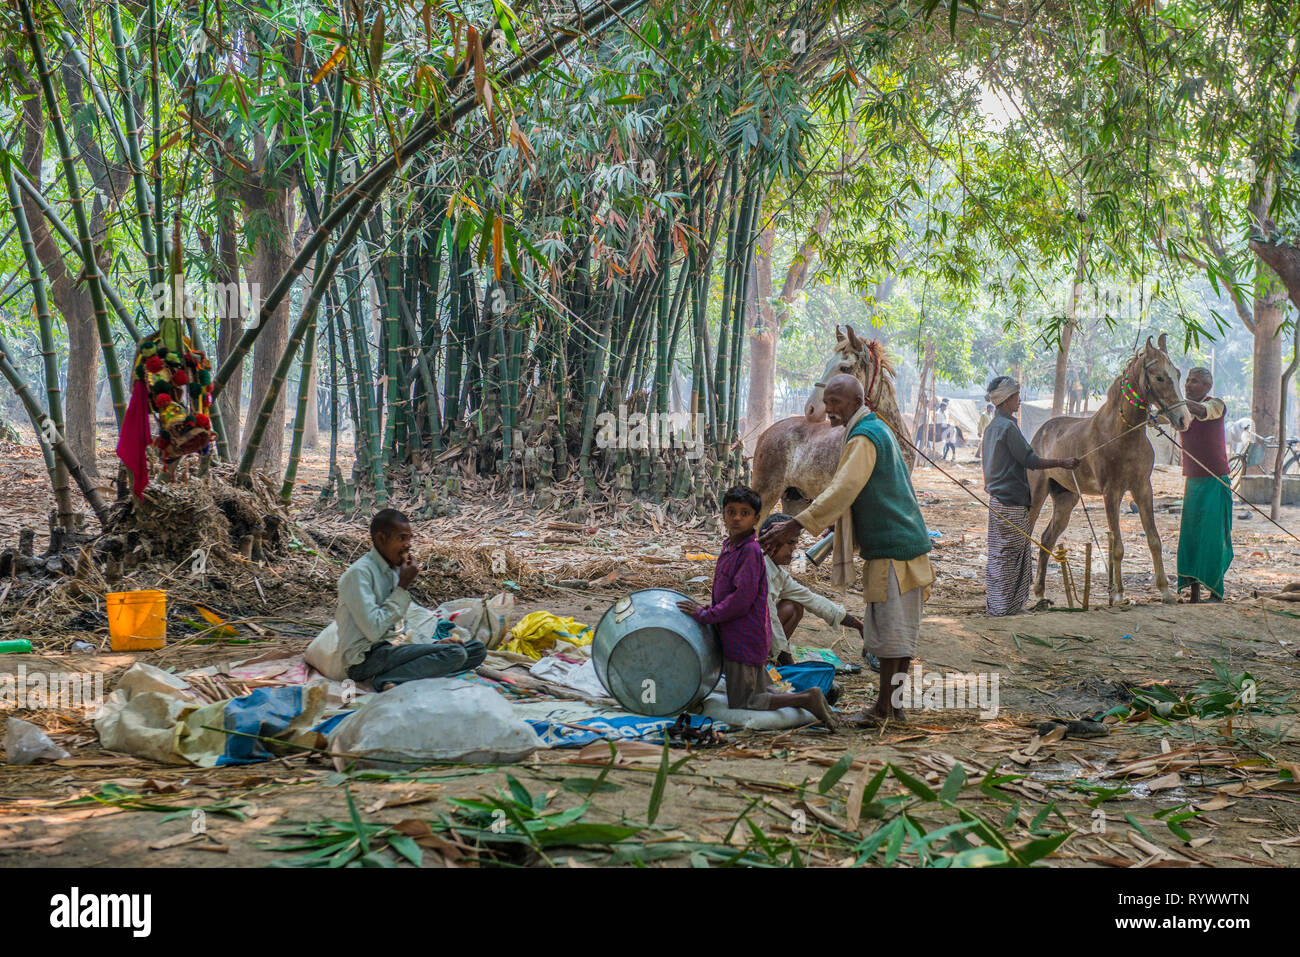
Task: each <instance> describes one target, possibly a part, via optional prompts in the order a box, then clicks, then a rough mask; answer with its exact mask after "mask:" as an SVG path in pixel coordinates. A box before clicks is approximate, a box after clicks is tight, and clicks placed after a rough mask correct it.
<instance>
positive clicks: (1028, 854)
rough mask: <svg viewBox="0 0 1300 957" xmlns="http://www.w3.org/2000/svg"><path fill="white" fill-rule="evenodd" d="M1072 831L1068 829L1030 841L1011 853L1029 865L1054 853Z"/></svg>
mask: <svg viewBox="0 0 1300 957" xmlns="http://www.w3.org/2000/svg"><path fill="white" fill-rule="evenodd" d="M1071 833H1072V832H1070V831H1066V832H1064V833H1062V834H1054V835H1052V836H1051V837H1042V838H1039V839H1038V840H1036V841H1030V842H1029V843H1028V844H1026V845H1025V846H1024V847H1021V848H1017V849H1015V850H1013V851H1012V852H1011V853H1012V855H1013V856H1014V858H1015V859H1016V861H1017V862H1019V863H1020V864H1021V865H1022V866H1025V867H1028V866H1029V865H1030V864H1032V863H1033V862H1034V861H1037V860H1040V859H1042V858H1044V857H1048V856H1049V855H1051V854H1053V853H1054V852H1055V851H1056V849H1057V848H1058V847H1060V846H1061V845H1062V844H1064V843H1065V842H1066V841H1068V840H1069V839H1070V835H1071Z"/></svg>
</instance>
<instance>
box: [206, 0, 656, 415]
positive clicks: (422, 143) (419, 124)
mask: <svg viewBox="0 0 1300 957" xmlns="http://www.w3.org/2000/svg"><path fill="white" fill-rule="evenodd" d="M645 2H646V0H597V2H594V3H592V4H591V6H589V7H588V8H586V9H585V10H582V11H581V12H580V13H579V15H578V17H577V18H576V20H575V22H573V23H570V24H568V25H566V26H567V27H569V28H571V29H567V28H566V29H564V30H555V31H551V32H549V33H548V34H547V36H546V37H545V38H544V39H543V40H541V41H539V42H538V44H537V45H536V46H534V47H532V48H530V49H529V50H527V51H526V52H525V53H524V55H523V56H521V57H518V58H516V59H515V60H514V61H512V63H511V64H510V66H509V67H507V68H506V69H505V70H503V71H502V72H501V73H500V74H498V76H497V78H496V80H497V82H500V83H503V84H510V83H514V82H516V81H517V80H519V79H520V78H522V77H523V76H526V75H527V74H528V73H530V72H532V71H533V70H535V69H536V68H537V67H538V66H540V65H541V64H542V63H543V62H545V61H546V60H547V59H548V58H549V57H550V56H552V55H553V54H556V53H558V52H560V51H561V50H563V48H564V47H566V46H568V45H569V44H570V43H572V42H573V40H574V39H576V38H577V37H579V36H591V35H593V34H594V33H595V32H597V31H599V30H601V29H603V28H604V27H606V26H608V25H609V24H610V23H611V22H613V21H614V20H615V19H621V18H622V16H623V15H625V14H627V13H629V12H630V11H632V10H634V9H636V8H637V7H639V6H641V4H643V3H645ZM467 62H468V60H465V61H462V62H461V63H460V64H459V65H458V66H457V68H456V71H455V73H454V74H453V76H452V78H451V80H450V82H449V83H448V88H449V89H454V88H456V87H457V86H458V85H459V83H460V81H461V79H462V78H463V76H464V75H465V71H466V64H467ZM479 105H480V104H479V98H478V95H477V93H476V92H474V91H471V92H469V93H466V94H464V95H462V96H460V97H458V98H457V99H456V100H455V102H454V103H453V104H452V105H451V106H450V108H447V107H446V106H445V104H442V103H440V102H437V98H435V102H433V103H431V104H430V106H429V107H428V108H427V109H426V111H425V113H423V114H422V115H421V117H420V118H419V119H418V120H417V121H416V122H415V123H414V124H413V126H412V128H411V132H410V133H409V134H407V136H406V137H405V139H403V141H402V143H401V144H400V145H399V146H398V147H397V148H396V149H394V150H393V151H392V152H391V153H389V154H388V155H387V156H386V157H385V158H384V159H383V160H381V161H380V162H378V163H376V164H375V165H374V166H373V167H372V168H371V169H370V170H369V171H368V172H367V173H365V174H364V175H363V176H362V177H361V178H360V179H358V181H357V182H356V183H355V184H354V185H353V187H352V189H351V190H350V191H349V192H348V193H347V194H346V195H344V196H342V197H340V200H339V202H338V204H337V205H336V206H335V208H334V209H333V210H331V211H330V213H329V215H328V216H326V217H325V218H324V219H323V220H322V221H321V224H320V225H319V226H318V227H317V228H316V230H315V231H314V232H313V233H312V235H311V236H310V237H309V238H308V239H307V241H306V242H305V243H304V244H303V247H302V249H300V250H299V251H298V255H297V256H295V257H294V259H293V262H292V263H290V265H289V268H288V269H287V270H285V273H284V275H283V276H281V277H280V279H279V280H278V281H277V282H276V284H275V286H274V287H272V289H271V291H270V292H269V293H268V294H267V296H266V298H265V299H264V300H263V301H262V307H261V309H260V310H259V311H258V315H257V321H256V322H255V323H254V324H253V325H252V326H251V327H250V328H248V329H247V330H245V332H244V334H243V336H241V337H240V340H239V342H238V343H236V345H235V347H234V348H233V349H232V350H231V353H230V355H229V356H228V357H227V358H226V360H225V361H224V362H223V363H222V364H221V368H220V369H218V370H217V374H216V376H215V377H214V378H213V383H212V394H213V396H214V397H215V396H217V395H220V394H221V390H222V389H223V388H225V385H226V382H227V381H228V380H229V378H230V375H231V373H232V372H233V370H234V368H235V367H236V366H238V365H239V363H241V362H242V361H243V359H244V357H245V356H246V355H247V354H248V351H249V350H250V349H251V348H252V347H253V343H254V342H256V341H257V337H258V336H259V335H261V333H262V330H263V329H264V328H265V327H266V324H267V323H268V322H269V321H270V319H271V316H272V315H273V314H274V312H275V310H276V309H277V308H278V307H279V305H280V302H281V300H283V299H284V297H285V296H286V295H288V293H289V290H290V289H291V288H292V286H293V283H294V281H295V280H296V279H297V278H298V276H299V275H301V273H302V271H303V269H305V268H306V265H307V263H308V262H309V261H310V260H311V259H312V257H313V256H314V255H315V253H316V250H317V249H319V248H320V246H321V244H322V243H324V242H325V241H326V240H327V239H328V238H329V236H330V234H331V233H332V232H333V231H334V230H335V229H336V228H338V226H339V225H340V223H342V222H343V221H344V220H345V219H348V217H349V216H351V217H353V219H360V220H364V219H365V218H366V217H368V216H369V215H370V213H371V211H372V210H373V209H374V207H375V205H376V204H377V203H378V202H379V200H380V199H381V198H382V196H383V192H384V190H385V189H387V188H388V186H389V184H390V183H391V182H392V180H393V178H394V177H395V176H396V175H397V173H398V172H399V171H400V170H401V168H402V167H403V166H404V165H405V164H406V163H407V162H409V161H410V159H411V158H412V157H414V156H416V155H418V154H419V153H420V151H421V150H423V149H424V147H426V146H428V145H429V144H430V143H432V142H433V141H434V140H435V139H437V138H438V137H439V136H440V135H442V134H445V133H446V132H448V131H449V130H451V129H452V128H453V127H454V126H455V124H456V123H457V122H458V121H460V120H462V119H464V118H465V117H466V116H468V115H469V114H470V113H471V112H473V111H474V110H475V109H478V107H479ZM350 226H351V223H349V227H350ZM349 231H350V234H351V235H352V236H353V237H354V238H355V236H356V233H357V230H356V229H350V230H349V229H345V232H349ZM340 242H341V240H340ZM330 262H334V263H335V264H336V265H337V260H336V259H335V258H333V257H332V258H331V260H330ZM327 268H328V265H327Z"/></svg>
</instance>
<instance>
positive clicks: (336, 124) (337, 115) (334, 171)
mask: <svg viewBox="0 0 1300 957" xmlns="http://www.w3.org/2000/svg"><path fill="white" fill-rule="evenodd" d="M345 75H346V74H345V71H344V70H341V69H340V70H339V71H338V73H337V75H336V76H335V79H334V111H333V115H332V117H331V119H330V148H329V154H328V156H327V158H326V161H325V194H324V198H323V200H322V208H323V210H324V211H325V212H328V211H329V208H330V206H331V205H333V203H334V186H335V182H336V180H337V177H338V159H339V146H340V138H339V133H340V130H341V129H342V125H343V104H344V97H343V80H344V77H345ZM299 169H300V170H301V169H302V167H301V166H300V167H299ZM303 195H304V196H308V195H311V193H310V191H309V190H303ZM313 198H314V197H313ZM324 265H325V247H323V246H322V247H321V248H320V250H319V251H318V252H317V254H316V267H315V269H314V270H313V273H312V275H313V276H315V275H316V273H318V272H319V271H320V270H321V269H322V267H323V266H324ZM328 289H329V285H328V284H326V285H325V286H324V287H323V288H322V290H321V295H322V296H323V295H324V294H325V291H326V290H328ZM305 308H306V307H305V306H304V310H305ZM305 340H306V343H305V345H304V346H303V352H302V374H301V375H300V376H299V378H298V401H297V406H296V409H295V411H294V417H293V440H292V442H291V443H290V446H289V461H288V464H287V465H286V466H285V470H284V482H283V483H282V484H281V485H280V501H281V502H283V503H284V504H285V505H288V504H289V501H290V499H291V498H292V496H293V485H294V481H295V480H296V479H297V477H298V461H299V459H300V458H301V456H302V434H303V429H304V428H305V427H306V424H307V403H308V402H309V401H311V402H315V401H316V397H315V396H314V395H311V367H312V361H313V359H314V358H315V355H316V317H315V315H312V316H311V317H310V318H309V320H308V323H307V330H306V333H305ZM330 360H331V362H332V361H333V355H331V356H330ZM331 478H332V474H331Z"/></svg>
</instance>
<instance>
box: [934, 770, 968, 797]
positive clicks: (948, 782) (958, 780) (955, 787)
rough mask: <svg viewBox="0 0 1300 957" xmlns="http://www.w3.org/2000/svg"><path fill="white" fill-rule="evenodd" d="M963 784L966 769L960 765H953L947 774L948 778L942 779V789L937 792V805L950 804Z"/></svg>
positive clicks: (964, 782)
mask: <svg viewBox="0 0 1300 957" xmlns="http://www.w3.org/2000/svg"><path fill="white" fill-rule="evenodd" d="M965 784H966V769H965V768H964V767H962V766H961V764H960V763H957V764H954V765H953V766H952V770H951V771H949V772H948V777H946V778H945V779H944V782H943V787H942V788H941V789H940V790H939V803H940V804H951V803H952V802H953V801H954V800H955V799H956V797H957V795H958V794H959V793H961V789H962V787H964V786H965Z"/></svg>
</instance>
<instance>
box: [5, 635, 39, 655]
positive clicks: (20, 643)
mask: <svg viewBox="0 0 1300 957" xmlns="http://www.w3.org/2000/svg"><path fill="white" fill-rule="evenodd" d="M31 652H32V643H31V642H30V641H28V640H27V639H26V638H14V639H12V640H10V641H0V655H4V654H18V655H29V654H31Z"/></svg>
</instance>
